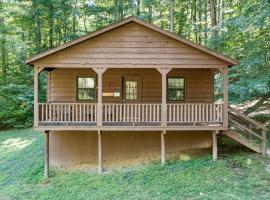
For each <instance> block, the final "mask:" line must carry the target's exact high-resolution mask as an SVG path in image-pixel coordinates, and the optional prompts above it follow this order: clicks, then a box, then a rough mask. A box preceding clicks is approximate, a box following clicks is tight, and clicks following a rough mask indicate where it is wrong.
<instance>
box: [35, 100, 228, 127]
mask: <svg viewBox="0 0 270 200" xmlns="http://www.w3.org/2000/svg"><path fill="white" fill-rule="evenodd" d="M165 109H166V112H165V113H166V114H165V116H163V114H162V104H161V103H154V104H147V103H143V104H119V103H118V104H112V103H103V104H102V111H103V112H102V116H101V120H102V122H101V126H98V123H97V121H98V115H99V113H98V112H97V104H96V103H39V113H40V114H39V121H38V127H37V128H40V129H42V128H44V129H48V128H50V129H51V130H53V129H55V130H59V129H61V128H63V129H64V130H67V129H71V130H72V129H75V130H78V129H80V130H97V129H103V130H127V129H128V130H137V129H138V130H147V129H148V130H160V129H164V128H166V129H169V130H174V129H176V130H179V129H187V130H196V129H200V130H201V129H203V130H215V129H216V128H218V129H220V128H221V127H222V126H223V119H224V117H223V115H224V105H223V104H214V103H175V104H174V103H170V104H166V108H165ZM162 118H164V119H162ZM163 120H164V122H163Z"/></svg>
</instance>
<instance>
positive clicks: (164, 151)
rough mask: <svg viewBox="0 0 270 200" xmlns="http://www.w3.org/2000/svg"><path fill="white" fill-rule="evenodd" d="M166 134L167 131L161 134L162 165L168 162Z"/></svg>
mask: <svg viewBox="0 0 270 200" xmlns="http://www.w3.org/2000/svg"><path fill="white" fill-rule="evenodd" d="M165 134H166V132H165V131H162V132H161V156H160V160H161V165H164V164H165V162H166V150H165Z"/></svg>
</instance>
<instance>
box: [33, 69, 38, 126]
mask: <svg viewBox="0 0 270 200" xmlns="http://www.w3.org/2000/svg"><path fill="white" fill-rule="evenodd" d="M38 116H39V110H38V67H34V127H37V126H38Z"/></svg>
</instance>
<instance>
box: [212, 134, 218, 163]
mask: <svg viewBox="0 0 270 200" xmlns="http://www.w3.org/2000/svg"><path fill="white" fill-rule="evenodd" d="M217 134H218V131H213V133H212V138H213V144H212V158H213V161H216V160H217Z"/></svg>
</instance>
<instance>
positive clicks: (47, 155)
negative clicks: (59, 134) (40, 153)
mask: <svg viewBox="0 0 270 200" xmlns="http://www.w3.org/2000/svg"><path fill="white" fill-rule="evenodd" d="M49 139H50V138H49V131H45V160H44V161H45V165H44V176H45V178H49Z"/></svg>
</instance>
